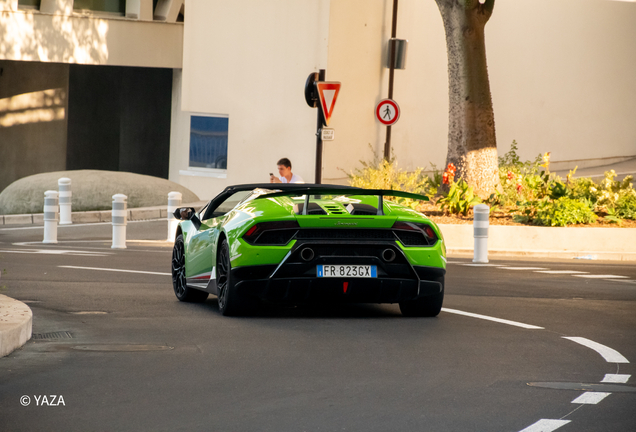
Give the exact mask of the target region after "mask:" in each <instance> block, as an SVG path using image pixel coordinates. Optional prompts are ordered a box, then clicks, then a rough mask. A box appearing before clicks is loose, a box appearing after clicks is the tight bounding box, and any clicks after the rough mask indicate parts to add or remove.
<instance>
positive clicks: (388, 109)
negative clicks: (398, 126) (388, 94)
mask: <svg viewBox="0 0 636 432" xmlns="http://www.w3.org/2000/svg"><path fill="white" fill-rule="evenodd" d="M375 117H376V118H377V119H378V120H379V121H380V123H382V124H383V125H385V126H391V125H393V124H395V123H396V122H397V121H398V119H399V118H400V107H399V106H398V104H397V103H396V102H395V101H394V100H392V99H383V100H381V101H380V102H379V103H378V106H377V107H376V108H375Z"/></svg>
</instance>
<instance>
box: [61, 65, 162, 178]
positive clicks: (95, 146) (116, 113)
mask: <svg viewBox="0 0 636 432" xmlns="http://www.w3.org/2000/svg"><path fill="white" fill-rule="evenodd" d="M171 101H172V69H160V68H138V67H119V66H87V65H70V71H69V91H68V129H67V133H68V134H67V137H68V139H67V155H66V169H67V170H76V169H101V170H110V171H128V172H133V173H138V174H147V175H152V176H156V177H162V178H168V165H169V158H170V113H171Z"/></svg>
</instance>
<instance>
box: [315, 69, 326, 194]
mask: <svg viewBox="0 0 636 432" xmlns="http://www.w3.org/2000/svg"><path fill="white" fill-rule="evenodd" d="M324 80H325V70H324V69H320V72H319V73H318V81H324ZM317 111H318V123H317V125H316V180H315V183H316V184H321V178H322V134H321V133H320V132H321V131H320V130H321V129H322V109H320V108H319V109H318V110H317Z"/></svg>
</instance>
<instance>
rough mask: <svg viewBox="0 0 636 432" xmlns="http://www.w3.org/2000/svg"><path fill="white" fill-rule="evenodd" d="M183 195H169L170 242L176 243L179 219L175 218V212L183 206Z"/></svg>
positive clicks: (173, 193) (175, 193)
mask: <svg viewBox="0 0 636 432" xmlns="http://www.w3.org/2000/svg"><path fill="white" fill-rule="evenodd" d="M181 198H182V196H181V193H180V192H170V193H169V194H168V241H174V237H175V234H176V233H177V226H178V225H179V219H177V218H175V217H174V211H175V210H176V209H178V208H179V207H180V206H181Z"/></svg>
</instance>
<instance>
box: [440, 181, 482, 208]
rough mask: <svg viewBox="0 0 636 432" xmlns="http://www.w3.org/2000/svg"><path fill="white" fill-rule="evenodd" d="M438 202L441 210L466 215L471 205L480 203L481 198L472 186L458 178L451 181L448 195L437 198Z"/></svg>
mask: <svg viewBox="0 0 636 432" xmlns="http://www.w3.org/2000/svg"><path fill="white" fill-rule="evenodd" d="M440 203H441V204H442V205H441V208H442V210H446V209H447V210H448V212H449V213H453V214H458V213H461V214H463V215H464V216H466V215H467V214H468V211H469V210H470V208H471V207H472V206H474V205H475V204H479V203H481V199H479V197H478V196H476V195H475V193H474V192H473V188H472V186H468V184H467V183H466V182H465V181H464V180H460V181H459V182H454V181H453V182H451V187H450V190H449V191H448V195H447V196H445V197H442V198H440V199H439V200H437V204H440Z"/></svg>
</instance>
